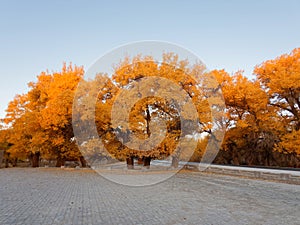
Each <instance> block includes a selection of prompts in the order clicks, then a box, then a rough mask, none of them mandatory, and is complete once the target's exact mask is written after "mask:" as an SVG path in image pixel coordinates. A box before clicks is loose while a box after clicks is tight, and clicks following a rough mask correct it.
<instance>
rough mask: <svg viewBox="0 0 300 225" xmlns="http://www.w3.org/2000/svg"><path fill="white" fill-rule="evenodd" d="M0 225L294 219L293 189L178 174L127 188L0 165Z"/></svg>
mask: <svg viewBox="0 0 300 225" xmlns="http://www.w3.org/2000/svg"><path fill="white" fill-rule="evenodd" d="M0 224H1V225H6V224H22V225H23V224H28V225H29V224H30V225H35V224H43V225H44V224H45V225H46V224H84V225H88V224H272V225H273V224H300V186H299V185H291V184H284V183H276V182H267V181H261V180H253V179H242V178H238V177H229V176H224V175H212V174H203V173H180V174H177V175H176V176H174V177H172V178H170V179H168V180H167V181H165V182H162V183H160V184H157V185H152V186H146V187H128V186H123V185H118V184H115V183H112V182H110V181H107V180H105V179H104V178H102V177H101V176H99V175H98V174H97V173H95V172H93V171H91V170H66V169H52V168H37V169H15V168H13V169H1V170H0Z"/></svg>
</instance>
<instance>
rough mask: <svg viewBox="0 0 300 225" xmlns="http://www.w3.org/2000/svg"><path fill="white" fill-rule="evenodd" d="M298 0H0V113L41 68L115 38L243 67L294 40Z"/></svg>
mask: <svg viewBox="0 0 300 225" xmlns="http://www.w3.org/2000/svg"><path fill="white" fill-rule="evenodd" d="M299 9H300V1H297V0H294V1H289V0H286V1H284V0H282V1H276V0H273V1H271V0H268V1H267V0H260V1H259V0H257V1H255V0H252V1H249V0H248V1H246V0H245V1H242V0H236V1H230V0H227V1H221V0H220V1H216V0H212V1H199V0H198V1H183V0H182V1H176V0H172V1H167V0H166V1H158V0H157V1H155V0H152V1H149V0H148V1H141V0H140V1H132V0H128V1H113V0H112V1H84V0H80V1H79V0H77V1H71V0H69V1H67V0H65V1H63V0H60V1H58V0H51V1H41V0H39V1H32V0H26V1H21V0H20V1H16V0H0V76H1V82H0V95H1V101H0V117H3V116H4V115H5V109H6V107H7V104H8V102H9V101H10V100H12V99H13V97H14V96H15V95H16V94H21V93H24V92H26V91H27V83H28V82H31V81H36V76H37V75H38V74H39V73H40V72H41V71H45V70H46V69H49V71H52V70H53V71H57V70H60V68H61V66H62V63H63V62H73V63H74V64H76V65H83V66H84V67H85V68H87V67H88V66H89V65H91V63H93V62H94V61H95V60H96V59H97V58H98V57H99V56H101V55H103V54H104V53H106V52H108V51H109V50H110V49H112V48H114V47H117V46H119V45H122V44H125V43H128V42H133V41H140V40H162V41H168V42H171V43H175V44H179V45H181V46H183V47H186V48H187V49H189V50H191V51H193V52H194V53H196V54H197V55H198V56H199V57H200V58H201V59H202V61H203V62H204V63H205V64H206V65H207V67H208V68H209V69H222V68H224V69H225V70H227V71H228V72H230V73H232V72H234V71H237V70H240V69H243V70H245V74H246V75H248V76H250V75H251V73H252V70H253V68H254V66H255V65H257V64H260V63H262V62H263V61H265V60H268V59H272V58H275V57H277V56H279V55H281V54H283V53H289V52H290V51H291V50H292V49H294V48H296V47H300V13H299Z"/></svg>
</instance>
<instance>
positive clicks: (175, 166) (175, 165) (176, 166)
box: [171, 156, 179, 168]
mask: <svg viewBox="0 0 300 225" xmlns="http://www.w3.org/2000/svg"><path fill="white" fill-rule="evenodd" d="M178 165H179V160H178V157H177V156H173V157H172V165H171V166H172V167H173V168H178Z"/></svg>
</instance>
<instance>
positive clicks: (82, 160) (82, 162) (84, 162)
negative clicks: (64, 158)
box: [79, 156, 87, 168]
mask: <svg viewBox="0 0 300 225" xmlns="http://www.w3.org/2000/svg"><path fill="white" fill-rule="evenodd" d="M79 160H80V162H81V167H83V168H85V167H87V163H86V161H85V159H84V157H83V156H80V158H79Z"/></svg>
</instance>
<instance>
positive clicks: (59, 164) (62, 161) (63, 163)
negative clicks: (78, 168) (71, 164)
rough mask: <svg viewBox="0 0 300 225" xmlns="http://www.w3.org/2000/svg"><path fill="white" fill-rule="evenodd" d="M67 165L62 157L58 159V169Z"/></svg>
mask: <svg viewBox="0 0 300 225" xmlns="http://www.w3.org/2000/svg"><path fill="white" fill-rule="evenodd" d="M64 165H65V160H64V159H63V158H62V157H61V156H58V157H57V159H56V165H55V166H56V167H61V166H64Z"/></svg>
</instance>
